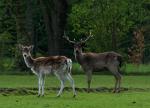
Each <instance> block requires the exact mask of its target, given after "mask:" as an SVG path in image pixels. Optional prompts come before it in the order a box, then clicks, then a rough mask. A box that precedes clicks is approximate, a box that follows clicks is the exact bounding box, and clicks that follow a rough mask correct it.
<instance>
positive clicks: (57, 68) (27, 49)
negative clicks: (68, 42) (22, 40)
mask: <svg viewBox="0 0 150 108" xmlns="http://www.w3.org/2000/svg"><path fill="white" fill-rule="evenodd" d="M19 47H20V49H21V51H22V55H23V58H24V61H25V64H26V65H27V67H28V68H30V69H31V70H32V72H33V73H34V74H36V75H37V76H38V88H39V89H38V96H43V95H44V83H45V81H44V79H45V75H46V74H50V73H54V74H55V75H56V76H57V77H58V79H59V80H60V82H61V87H60V90H59V92H58V94H57V96H60V95H61V93H62V91H63V89H64V83H65V80H66V79H68V80H69V81H70V82H71V85H72V89H73V94H74V97H75V96H76V91H75V85H74V80H73V78H72V77H71V68H72V61H71V59H69V58H67V57H65V56H50V57H38V58H35V59H34V58H33V57H32V56H31V51H32V49H33V46H32V45H31V46H23V45H19Z"/></svg>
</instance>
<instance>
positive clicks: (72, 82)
mask: <svg viewBox="0 0 150 108" xmlns="http://www.w3.org/2000/svg"><path fill="white" fill-rule="evenodd" d="M67 79H68V80H69V81H70V83H71V86H72V89H73V97H76V95H77V93H76V91H75V84H74V80H73V78H72V76H71V75H70V73H68V74H67Z"/></svg>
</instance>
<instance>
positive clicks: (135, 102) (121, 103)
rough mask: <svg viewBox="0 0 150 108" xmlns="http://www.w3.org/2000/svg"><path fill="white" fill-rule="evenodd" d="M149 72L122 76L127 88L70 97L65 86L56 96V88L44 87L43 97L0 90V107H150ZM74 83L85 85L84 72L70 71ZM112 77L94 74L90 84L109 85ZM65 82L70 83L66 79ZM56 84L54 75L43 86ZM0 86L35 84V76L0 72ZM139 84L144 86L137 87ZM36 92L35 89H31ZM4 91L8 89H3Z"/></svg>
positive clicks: (14, 86)
mask: <svg viewBox="0 0 150 108" xmlns="http://www.w3.org/2000/svg"><path fill="white" fill-rule="evenodd" d="M149 77H150V76H124V77H123V82H122V87H124V88H130V90H128V91H123V92H121V93H119V94H113V93H111V92H94V93H93V92H92V93H86V92H79V91H78V92H77V94H78V95H77V97H76V98H72V96H73V94H72V91H71V90H69V91H68V90H65V91H64V92H63V95H62V96H61V97H60V98H56V93H57V90H46V94H45V96H44V97H40V98H38V97H37V96H36V95H37V94H36V95H35V94H28V93H25V94H22V93H18V94H17V93H13V94H8V95H7V94H4V93H3V92H0V108H120V107H121V108H149V106H150V78H149ZM73 78H74V80H75V84H76V87H79V88H85V87H86V80H85V79H86V78H85V75H73ZM113 85H114V78H113V76H110V75H93V80H92V88H97V87H107V88H112V87H113ZM66 86H70V84H69V83H68V82H67V84H66ZM49 87H59V81H58V80H57V79H56V77H54V76H49V77H47V78H46V88H49ZM1 88H17V89H18V88H37V78H36V76H34V75H0V89H1ZM132 88H141V89H145V90H142V91H140V90H136V89H132ZM32 91H35V92H36V93H37V90H32ZM6 93H7V92H6Z"/></svg>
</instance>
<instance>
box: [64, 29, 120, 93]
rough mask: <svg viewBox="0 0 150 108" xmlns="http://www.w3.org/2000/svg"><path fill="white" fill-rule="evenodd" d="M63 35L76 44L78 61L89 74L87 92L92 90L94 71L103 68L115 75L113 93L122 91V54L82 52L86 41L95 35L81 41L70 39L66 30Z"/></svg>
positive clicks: (75, 51)
mask: <svg viewBox="0 0 150 108" xmlns="http://www.w3.org/2000/svg"><path fill="white" fill-rule="evenodd" d="M63 37H64V38H65V39H66V40H67V41H68V42H69V43H71V44H73V46H74V55H75V59H76V61H77V62H78V63H79V64H80V66H81V67H82V69H83V71H84V72H85V74H86V76H87V85H88V88H87V92H88V93H89V92H90V86H91V80H92V73H93V72H95V71H96V72H101V70H103V69H107V70H108V71H110V72H111V73H112V74H113V75H114V77H115V87H114V89H113V91H112V92H113V93H119V92H120V84H121V78H122V75H121V74H120V67H121V66H122V56H121V55H120V54H119V53H116V52H114V51H111V52H103V53H93V52H86V53H84V52H82V48H83V47H84V45H85V43H86V41H88V40H89V39H90V38H92V37H93V35H92V34H91V32H90V35H89V36H87V38H85V39H80V40H79V41H76V40H75V39H74V40H70V39H69V37H68V36H66V33H65V32H64V35H63Z"/></svg>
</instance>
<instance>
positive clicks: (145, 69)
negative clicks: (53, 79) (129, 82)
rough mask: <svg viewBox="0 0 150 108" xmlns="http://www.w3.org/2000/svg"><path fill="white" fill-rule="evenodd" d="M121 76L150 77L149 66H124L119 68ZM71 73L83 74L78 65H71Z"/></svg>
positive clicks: (104, 72)
mask: <svg viewBox="0 0 150 108" xmlns="http://www.w3.org/2000/svg"><path fill="white" fill-rule="evenodd" d="M121 71H122V74H126V75H132V74H134V75H147V74H149V75H150V64H140V65H138V66H137V65H135V64H125V65H123V66H122V68H121ZM72 72H73V73H74V74H84V72H83V70H82V68H81V67H80V65H79V64H78V63H73V68H72ZM95 73H96V74H111V73H110V72H107V70H104V71H101V72H95Z"/></svg>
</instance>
